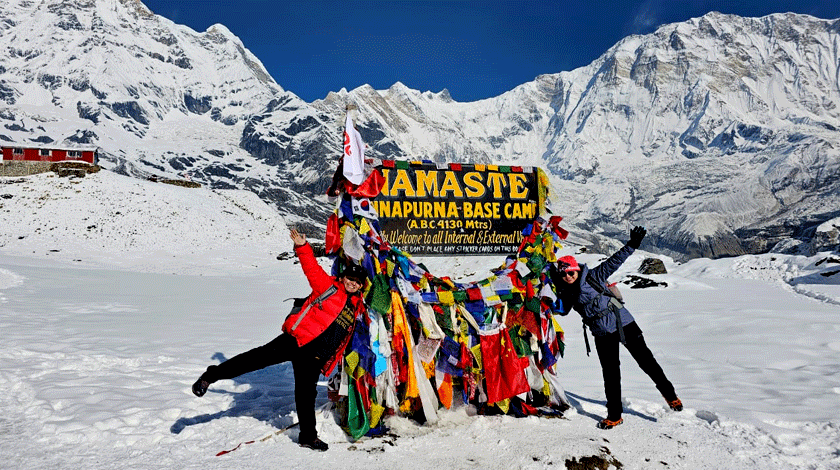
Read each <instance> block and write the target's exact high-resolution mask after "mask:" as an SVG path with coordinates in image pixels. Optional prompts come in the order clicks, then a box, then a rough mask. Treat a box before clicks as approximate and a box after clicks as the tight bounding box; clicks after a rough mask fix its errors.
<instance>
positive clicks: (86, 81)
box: [0, 0, 840, 257]
mask: <svg viewBox="0 0 840 470" xmlns="http://www.w3.org/2000/svg"><path fill="white" fill-rule="evenodd" d="M32 31H45V33H42V34H32ZM0 40H2V42H3V44H8V46H7V47H6V48H4V49H3V50H0V100H2V101H0V103H2V104H0V106H2V108H0V123H2V124H3V127H2V128H0V139H2V140H5V141H13V142H29V141H34V142H50V141H56V142H62V143H67V142H82V143H87V144H93V145H98V146H99V147H101V149H102V151H103V158H102V160H103V162H102V164H103V166H105V167H106V168H110V169H114V170H117V171H120V172H122V173H125V174H130V175H136V176H148V175H156V176H166V177H181V178H185V177H188V178H190V179H193V180H196V181H199V182H202V183H204V184H206V185H209V186H211V187H214V188H233V187H236V188H243V189H248V190H250V191H252V192H254V193H256V194H258V195H259V196H260V197H261V198H262V199H264V200H266V201H268V202H270V203H271V204H272V205H274V206H275V207H277V208H278V210H279V211H280V212H281V213H282V214H284V215H286V216H287V217H288V218H289V219H290V221H291V222H293V223H296V224H298V225H304V226H307V225H309V226H310V227H312V228H315V227H317V225H319V224H321V223H322V222H323V220H324V219H325V218H324V215H325V214H326V213H327V211H328V210H329V207H328V206H327V204H326V203H325V201H324V199H323V198H322V197H320V195H322V194H323V192H324V190H325V189H326V187H327V186H328V184H329V178H330V176H331V175H332V170H333V168H334V165H335V161H336V160H337V156H338V155H339V154H340V144H341V142H342V140H341V132H342V129H341V126H342V125H343V118H344V114H345V112H346V111H345V109H346V107H347V105H349V104H353V105H355V106H356V107H357V108H358V111H354V113H355V116H354V117H355V120H356V124H357V127H358V128H359V130H360V132H361V134H362V136H363V138H364V140H365V142H366V143H367V144H368V146H369V147H370V149H369V151H368V155H371V156H374V157H380V158H406V159H430V160H434V161H438V162H444V161H446V162H452V161H456V162H495V163H516V164H521V165H537V166H541V167H543V168H545V169H546V170H547V171H548V172H549V173H550V177H551V179H552V182H553V186H554V188H553V189H554V194H555V197H554V199H553V207H552V209H553V211H554V212H555V213H558V214H560V215H563V216H564V217H565V219H566V222H567V223H568V224H569V225H573V226H574V227H575V229H576V231H577V232H578V233H581V234H586V236H587V237H589V238H590V242H591V243H593V244H595V245H596V248H600V247H598V246H597V245H601V244H604V243H606V244H609V243H611V239H612V238H619V239H623V238H624V237H625V236H626V235H625V234H626V231H627V229H628V228H629V227H630V226H631V225H634V224H640V223H641V224H645V225H646V226H647V227H648V229H649V232H650V233H651V235H652V236H650V237H649V240H646V242H647V243H648V245H646V246H645V248H647V249H649V250H652V251H662V252H666V253H669V254H672V255H674V256H677V257H694V256H709V257H716V256H724V255H730V254H739V253H744V252H763V251H767V250H770V249H773V247H774V246H775V245H776V244H777V242H780V241H782V242H784V243H781V244H780V245H779V247H778V248H777V249H778V250H782V249H784V250H785V251H787V252H796V251H808V250H816V249H825V248H834V247H836V244H835V245H834V246H826V245H825V244H824V243H825V240H836V237H834V238H832V237H831V236H828V237H825V236H817V237H815V236H814V233H823V232H824V230H822V229H821V230H822V231H819V232H817V228H818V227H820V226H821V225H822V226H823V228H824V227H825V223H826V222H828V221H831V220H833V219H835V218H837V217H840V202H838V198H837V197H836V196H837V194H840V191H838V190H840V187H838V185H840V179H839V178H838V173H840V133H838V129H840V107H838V105H840V74H838V66H839V64H840V56H838V54H840V52H838V51H840V21H838V20H821V19H816V18H813V17H810V16H804V15H795V14H777V15H771V16H767V17H763V18H741V17H737V16H728V15H721V14H718V13H709V14H707V15H705V16H703V17H701V18H697V19H693V20H690V21H686V22H683V23H677V24H671V25H666V26H663V27H661V28H659V29H658V30H657V31H656V32H654V33H652V34H649V35H645V36H631V37H628V38H626V39H624V40H622V41H621V42H619V43H618V44H616V45H615V46H614V47H612V48H611V49H610V50H608V51H606V52H605V54H604V55H603V56H602V57H600V58H599V59H598V60H596V61H595V62H593V63H592V64H590V65H589V66H586V67H582V68H580V69H577V70H573V71H569V72H562V73H558V74H551V75H542V76H540V77H537V78H536V79H535V80H534V81H532V82H529V83H525V84H523V85H521V86H519V87H516V88H515V89H513V90H511V91H509V92H507V93H505V94H503V95H500V96H498V97H494V98H490V99H486V100H481V101H477V102H470V103H458V102H455V101H453V100H452V99H451V98H450V97H449V95H448V93H447V92H446V91H445V90H444V91H442V92H440V93H431V92H420V91H416V90H411V89H408V88H407V87H405V86H404V85H402V84H400V83H397V84H395V85H394V86H392V87H391V88H389V89H388V90H374V89H372V88H371V87H369V86H363V87H360V88H357V89H355V90H351V91H347V90H340V91H338V92H336V93H330V94H329V95H328V96H327V97H325V98H324V99H323V100H317V101H315V102H313V103H306V102H304V101H302V100H301V99H299V98H298V97H297V96H295V95H294V94H293V93H290V92H288V91H285V90H283V89H282V88H281V87H280V86H279V85H278V84H277V83H275V81H274V80H273V79H272V78H271V77H270V76H269V74H268V73H267V72H266V70H265V69H264V68H263V67H262V65H261V64H260V62H259V60H258V59H257V58H256V57H254V56H253V55H252V54H250V53H249V52H248V51H247V50H246V49H245V48H244V47H243V46H242V43H241V42H240V41H239V40H238V39H237V38H236V37H235V36H233V35H232V34H231V33H230V32H229V31H227V29H225V28H224V27H223V26H221V25H215V26H213V27H211V28H209V29H208V30H207V31H205V32H204V33H197V32H195V31H192V30H191V29H189V28H187V27H184V26H180V25H176V24H174V23H172V22H170V21H168V20H166V19H164V18H161V17H159V16H156V15H154V14H152V13H151V12H150V11H149V10H148V9H147V8H146V7H145V6H143V5H142V3H140V2H139V1H136V0H97V1H93V0H44V1H41V2H33V1H27V0H11V1H9V2H6V3H5V6H3V7H0ZM277 78H278V80H279V81H280V82H282V77H277ZM829 232H830V230H829ZM605 248H606V247H605ZM603 251H606V250H603Z"/></svg>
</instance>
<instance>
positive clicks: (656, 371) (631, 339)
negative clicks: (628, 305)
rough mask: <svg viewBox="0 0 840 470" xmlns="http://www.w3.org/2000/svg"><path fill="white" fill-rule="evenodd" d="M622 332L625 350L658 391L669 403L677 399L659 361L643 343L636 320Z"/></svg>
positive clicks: (643, 339)
mask: <svg viewBox="0 0 840 470" xmlns="http://www.w3.org/2000/svg"><path fill="white" fill-rule="evenodd" d="M624 334H625V338H626V342H627V344H626V345H625V346H626V347H627V351H629V352H630V355H631V356H633V359H635V360H636V362H637V363H638V364H639V367H640V368H641V369H642V371H644V372H645V373H646V374H647V375H648V376H649V377H650V378H651V379H652V380H653V383H654V384H656V388H657V389H658V390H659V393H661V394H662V396H663V397H664V398H665V400H666V401H668V402H669V403H670V402H672V401H674V400H677V393H676V392H675V391H674V385H673V384H671V381H669V380H668V378H667V377H666V376H665V372H664V371H663V370H662V367H660V366H659V363H658V362H656V358H654V357H653V353H652V352H651V351H650V348H648V346H647V344H646V343H645V337H644V335H643V334H642V330H641V328H639V325H637V324H636V322H633V323H630V324H629V325H627V326H625V327H624Z"/></svg>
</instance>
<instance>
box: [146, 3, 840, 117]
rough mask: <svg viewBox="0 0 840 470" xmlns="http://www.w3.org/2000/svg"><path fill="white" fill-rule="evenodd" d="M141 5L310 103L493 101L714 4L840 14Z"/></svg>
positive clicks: (832, 9)
mask: <svg viewBox="0 0 840 470" xmlns="http://www.w3.org/2000/svg"><path fill="white" fill-rule="evenodd" d="M142 1H143V3H144V4H145V5H146V6H148V7H149V9H151V10H152V11H153V12H154V13H156V14H158V15H161V16H164V17H167V18H169V19H171V20H172V21H174V22H176V23H179V24H185V25H187V26H189V27H191V28H193V29H194V30H196V31H199V32H201V31H204V30H206V29H207V28H208V27H210V26H211V25H213V24H215V23H221V24H223V25H225V26H226V27H227V28H228V29H230V30H231V31H232V32H233V33H234V34H235V35H237V36H238V37H239V38H240V39H242V42H243V43H244V44H245V47H247V48H248V49H249V50H250V51H251V52H253V53H254V54H255V55H256V56H257V57H258V58H259V59H260V60H261V61H262V63H263V64H264V65H265V67H266V68H267V69H268V72H269V73H270V74H271V76H272V77H273V78H274V80H275V81H277V83H278V84H279V85H280V86H281V87H283V88H284V89H286V90H289V91H291V92H293V93H295V94H296V95H298V96H300V97H301V98H302V99H304V100H305V101H308V102H311V101H313V100H316V99H321V98H324V97H325V96H326V95H327V93H329V92H330V91H337V90H340V89H341V88H347V89H348V90H350V89H353V88H356V87H358V86H360V85H364V84H369V85H371V86H373V87H374V88H376V89H385V88H388V87H390V86H391V85H392V84H394V82H397V81H400V82H402V83H404V84H405V85H406V86H408V87H409V88H413V89H417V90H420V91H427V90H429V91H433V92H438V91H440V90H442V89H444V88H446V89H447V90H449V92H450V94H451V95H452V97H453V98H454V99H455V100H456V101H475V100H479V99H483V98H489V97H492V96H497V95H500V94H502V93H504V92H506V91H508V90H510V89H512V88H514V87H516V86H518V85H521V84H523V83H525V82H529V81H531V80H533V79H534V78H535V77H536V76H537V75H540V74H544V73H556V72H562V71H568V70H573V69H575V68H578V67H581V66H584V65H586V64H588V63H590V62H592V61H593V60H595V59H596V58H597V57H599V56H600V55H601V54H603V53H604V52H605V51H606V50H607V49H608V48H609V47H611V46H612V45H614V44H615V43H616V42H618V41H619V40H620V39H621V38H623V37H625V36H627V35H630V34H646V33H650V32H652V31H653V30H654V29H656V27H657V26H660V25H662V24H667V23H673V22H679V21H684V20H686V19H689V18H693V17H698V16H702V15H703V14H705V13H708V12H710V11H719V12H722V13H732V14H737V15H741V16H764V15H767V14H770V13H782V12H787V11H793V12H797V13H806V14H810V15H813V16H816V17H818V18H826V19H833V18H840V1H838V0H799V1H786V0H730V1H711V0H647V1H640V2H639V1H615V2H607V1H599V0H589V1H579V0H570V1H499V2H490V1H483V2H481V1H471V0H469V1H468V0H464V1H408V0H403V1H399V0H396V1H354V0H345V1H341V2H337V1H320V0H292V1H284V0H235V1H231V0H142Z"/></svg>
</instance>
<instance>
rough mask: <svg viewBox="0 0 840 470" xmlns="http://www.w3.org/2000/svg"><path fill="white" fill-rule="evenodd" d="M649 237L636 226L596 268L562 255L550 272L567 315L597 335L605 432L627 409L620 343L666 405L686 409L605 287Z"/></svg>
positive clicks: (621, 306)
mask: <svg viewBox="0 0 840 470" xmlns="http://www.w3.org/2000/svg"><path fill="white" fill-rule="evenodd" d="M645 233H646V231H645V229H644V228H643V227H635V228H634V229H633V230H631V231H630V241H628V242H627V244H626V245H624V247H622V248H621V249H620V250H618V251H617V252H615V253H614V254H613V255H612V256H610V257H609V258H608V259H607V260H606V261H604V262H603V263H601V264H599V265H598V266H596V267H594V268H592V269H589V268H588V267H587V266H586V265H585V264H583V265H578V262H577V260H575V258H574V257H572V256H563V257H562V258H560V259H558V260H557V265H556V269H554V270H553V271H552V282H553V284H554V286H555V289H557V291H558V296H559V299H560V300H561V301H562V303H563V315H565V314H567V313H568V312H569V311H571V309H572V308H574V309H575V310H576V311H577V312H578V313H580V316H581V317H582V319H583V323H584V325H586V326H588V327H589V330H590V331H591V332H592V335H593V336H594V337H595V350H596V351H598V359H599V360H600V362H601V372H602V373H603V375H604V392H605V393H606V396H607V417H606V418H605V419H603V420H601V421H600V422H599V423H598V427H599V428H601V429H610V428H613V427H615V426H618V425H619V424H621V423H623V422H624V420H623V419H622V418H621V414H622V413H623V412H624V408H623V406H622V404H621V369H620V368H619V365H620V362H619V358H618V345H619V343H621V344H624V347H625V348H627V351H629V352H630V354H631V355H632V356H633V359H635V360H636V362H637V363H638V364H639V367H640V368H641V369H642V370H643V371H644V372H645V373H646V374H647V375H648V376H650V378H651V379H652V380H653V382H654V383H655V384H656V388H657V389H658V390H659V392H660V393H661V394H662V396H663V397H664V398H665V401H667V402H668V406H669V407H670V408H671V409H672V410H674V411H681V410H682V407H683V405H682V402H681V401H680V399H679V398H677V393H676V392H675V391H674V386H673V385H672V384H671V382H670V381H669V380H668V378H667V377H665V372H663V371H662V367H660V366H659V363H657V362H656V359H655V358H654V357H653V353H651V352H650V349H649V348H648V347H647V344H645V338H644V336H643V335H642V330H641V329H640V328H639V326H638V325H637V324H636V321H635V319H634V318H633V316H632V315H631V314H630V311H628V310H627V309H626V308H625V307H624V304H623V303H621V302H620V301H618V300H617V299H616V298H615V297H614V296H613V295H612V294H611V293H610V292H609V289H607V287H606V282H607V278H609V277H610V275H612V274H613V273H614V272H615V271H616V270H617V269H618V268H619V267H620V266H621V265H622V264H624V262H625V261H626V260H627V258H628V257H629V256H630V255H631V254H633V252H634V251H636V248H638V247H639V245H640V244H641V242H642V239H643V238H644V236H645ZM588 346H589V345H588V342H587V348H588ZM587 353H588V351H587Z"/></svg>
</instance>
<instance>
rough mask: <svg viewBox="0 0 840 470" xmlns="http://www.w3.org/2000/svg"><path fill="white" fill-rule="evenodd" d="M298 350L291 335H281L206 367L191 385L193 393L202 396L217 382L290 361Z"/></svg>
mask: <svg viewBox="0 0 840 470" xmlns="http://www.w3.org/2000/svg"><path fill="white" fill-rule="evenodd" d="M298 349H299V348H298V345H297V341H296V340H295V339H294V337H292V335H287V334H281V335H280V336H278V337H276V338H274V339H273V340H271V341H270V342H269V343H267V344H264V345H262V346H259V347H256V348H254V349H251V350H250V351H246V352H244V353H242V354H238V355H236V356H234V357H232V358H230V359H228V360H227V361H225V362H223V363H221V364H219V365H213V366H210V367H208V368H207V370H206V371H205V372H204V373H203V374H201V377H199V379H198V380H197V381H196V382H195V384H194V385H193V393H195V394H196V395H197V396H202V395H204V393H205V392H206V391H207V387H208V386H210V384H212V383H213V382H216V381H217V380H222V379H232V378H234V377H238V376H240V375H242V374H247V373H248V372H253V371H255V370H260V369H263V368H266V367H268V366H271V365H274V364H279V363H281V362H286V361H290V360H292V358H293V357H294V355H295V354H294V353H295V352H296V351H297V350H298Z"/></svg>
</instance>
